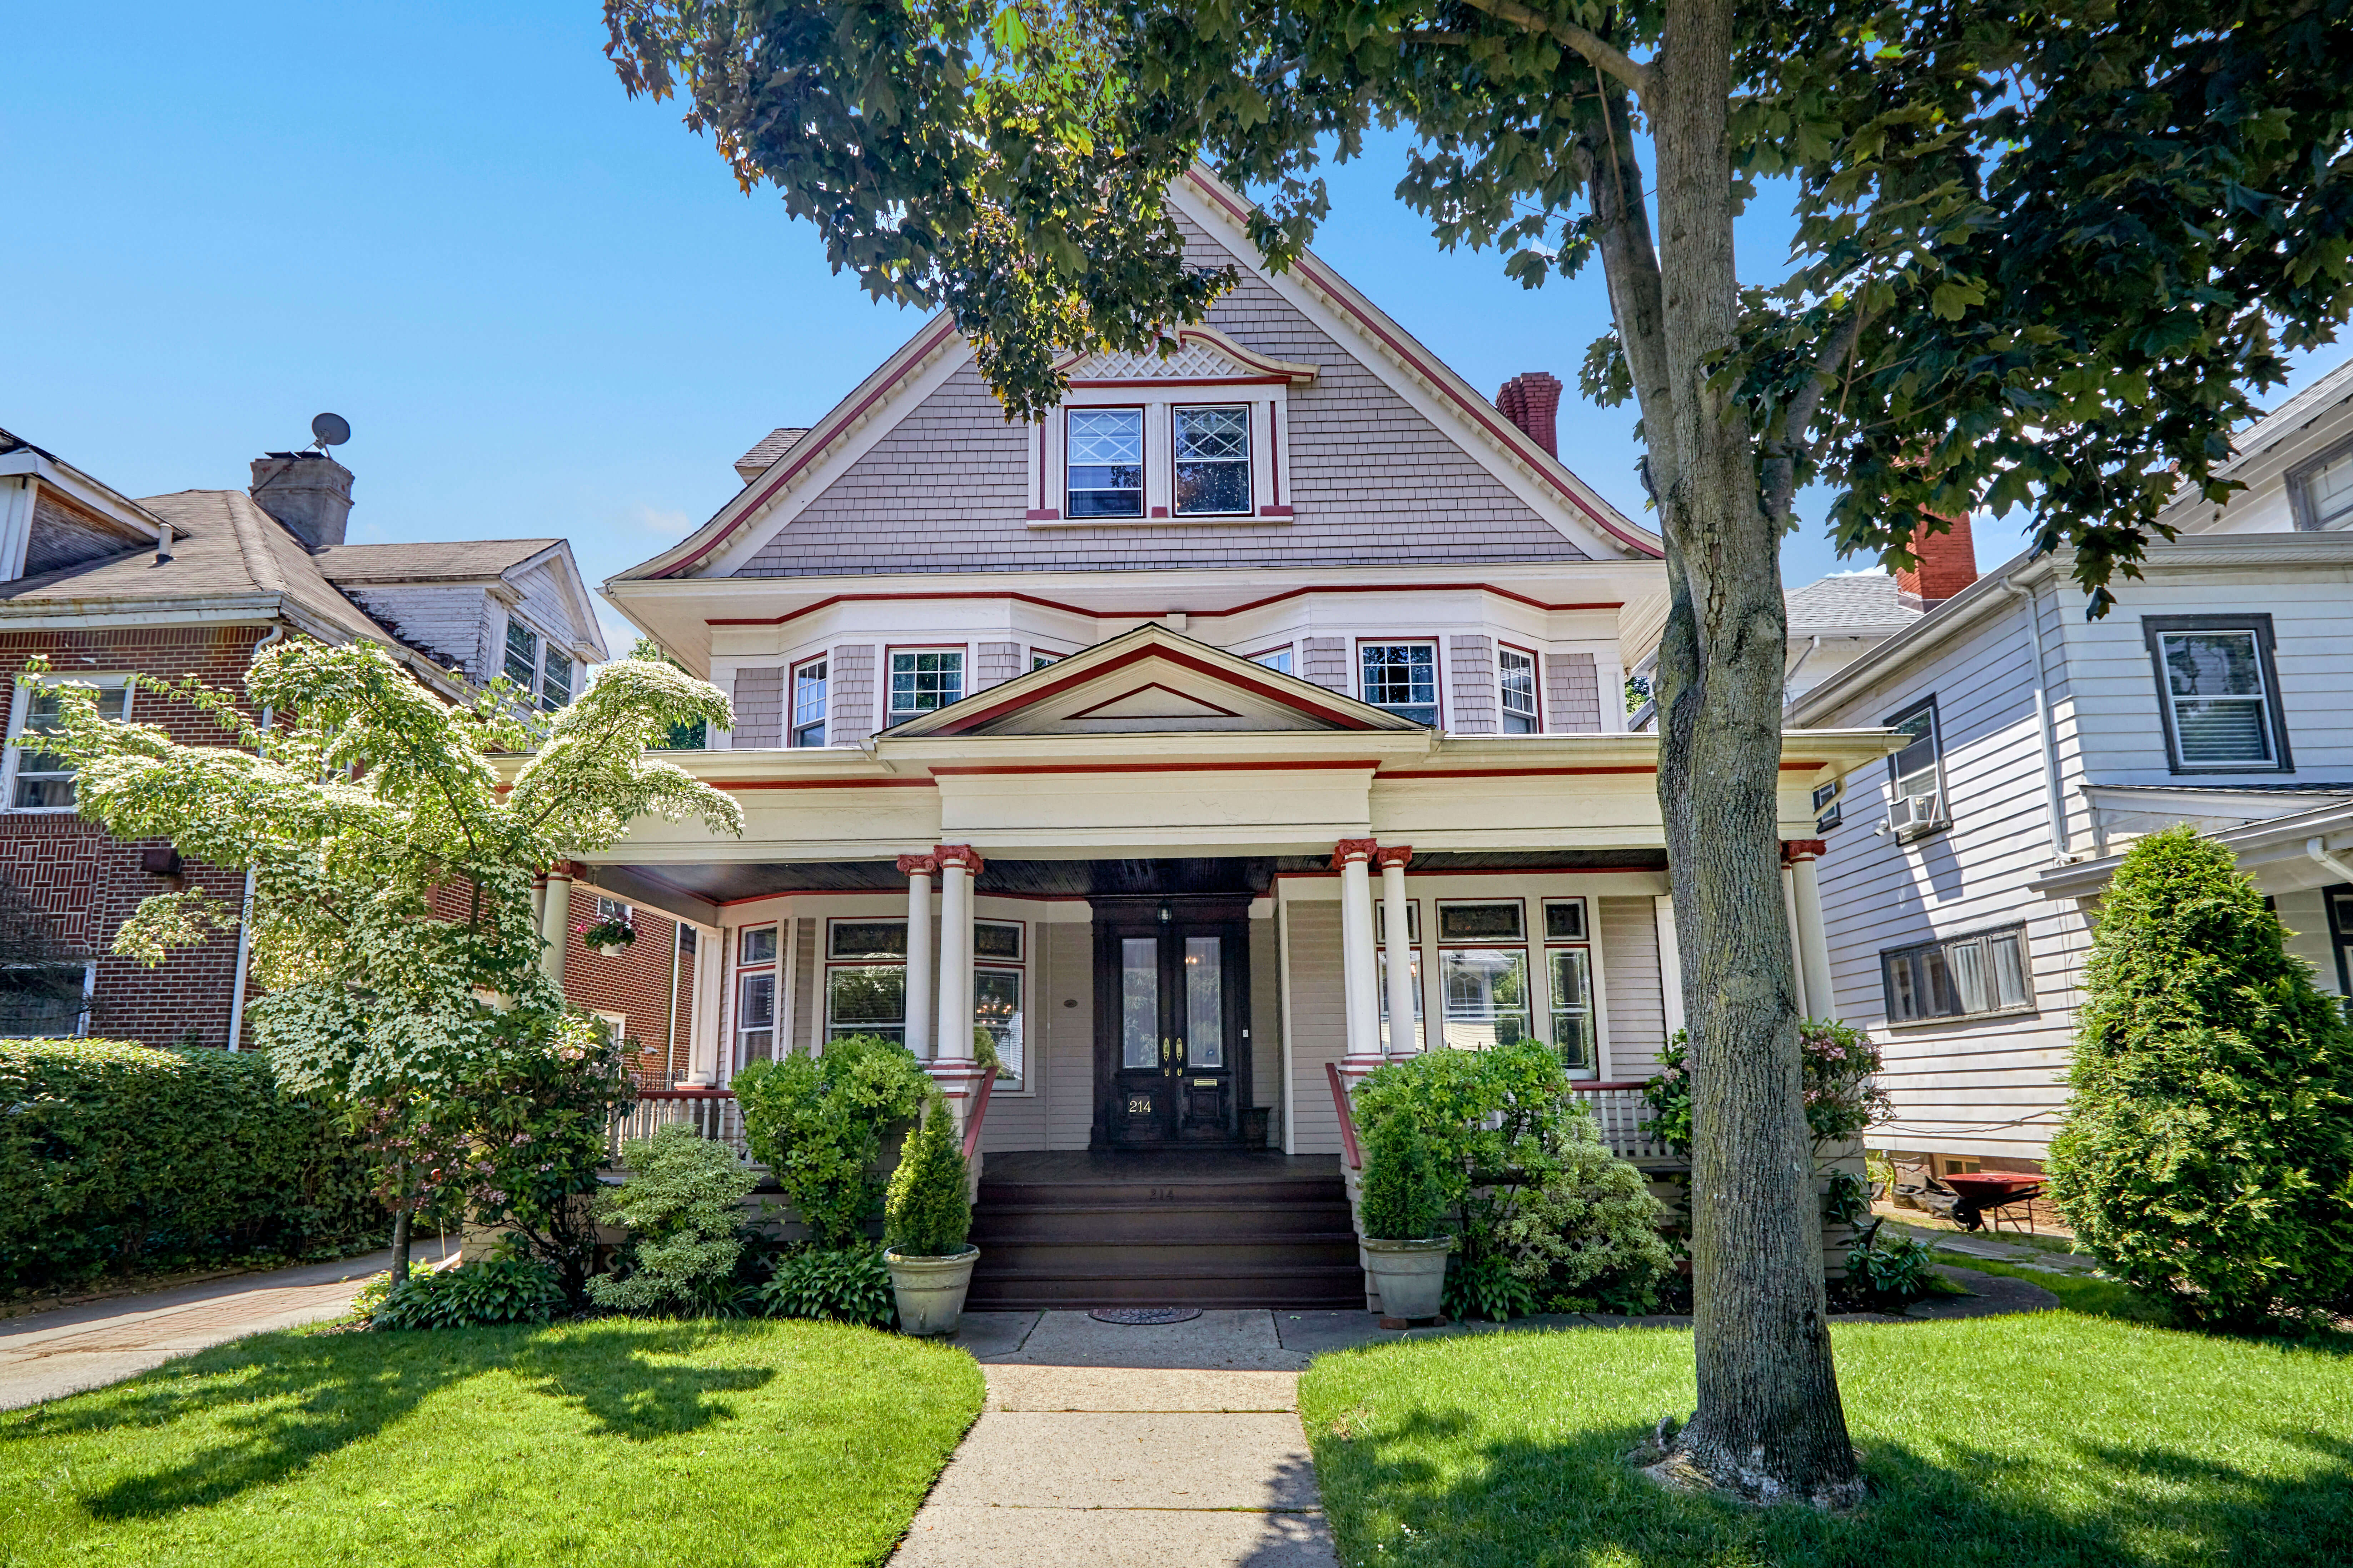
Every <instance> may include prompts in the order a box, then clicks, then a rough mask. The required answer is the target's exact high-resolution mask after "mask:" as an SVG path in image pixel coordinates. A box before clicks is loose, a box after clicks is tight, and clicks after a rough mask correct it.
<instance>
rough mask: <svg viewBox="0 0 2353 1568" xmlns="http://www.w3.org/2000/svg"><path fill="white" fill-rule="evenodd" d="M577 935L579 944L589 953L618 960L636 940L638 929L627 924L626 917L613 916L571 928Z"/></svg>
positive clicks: (627, 919)
mask: <svg viewBox="0 0 2353 1568" xmlns="http://www.w3.org/2000/svg"><path fill="white" fill-rule="evenodd" d="M572 929H573V930H574V931H576V932H578V933H579V936H580V944H581V945H582V946H583V947H586V949H587V950H588V951H589V952H594V953H601V954H602V955H603V956H605V957H607V958H618V957H620V956H621V954H623V953H625V952H628V951H629V943H631V942H635V941H637V940H638V928H637V927H636V926H634V925H632V924H630V923H629V917H628V916H627V915H613V916H610V917H608V918H607V919H605V920H600V921H585V922H583V923H582V924H579V925H576V926H574V927H573V928H572Z"/></svg>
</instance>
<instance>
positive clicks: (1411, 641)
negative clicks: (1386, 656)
mask: <svg viewBox="0 0 2353 1568" xmlns="http://www.w3.org/2000/svg"><path fill="white" fill-rule="evenodd" d="M1367 647H1428V648H1429V649H1430V703H1429V707H1430V711H1431V714H1432V717H1431V719H1430V728H1431V729H1433V730H1443V729H1445V728H1446V645H1445V644H1444V643H1443V642H1441V641H1440V639H1439V638H1437V637H1357V638H1356V639H1355V647H1354V649H1353V652H1354V656H1355V660H1356V668H1355V670H1354V671H1352V672H1351V673H1352V676H1353V685H1354V688H1355V690H1354V693H1353V694H1354V696H1355V697H1356V700H1357V701H1359V702H1362V703H1364V704H1365V705H1366V707H1369V708H1377V709H1379V710H1381V711H1383V712H1384V713H1395V714H1397V715H1398V717H1400V718H1402V717H1404V716H1405V710H1406V709H1407V708H1419V707H1421V706H1422V704H1420V703H1418V702H1413V703H1406V704H1404V705H1402V706H1399V705H1398V704H1393V703H1388V702H1376V701H1374V700H1372V698H1371V697H1369V696H1367V695H1366V688H1365V649H1366V648H1367ZM1416 722H1417V723H1418V722H1419V720H1417V721H1416Z"/></svg>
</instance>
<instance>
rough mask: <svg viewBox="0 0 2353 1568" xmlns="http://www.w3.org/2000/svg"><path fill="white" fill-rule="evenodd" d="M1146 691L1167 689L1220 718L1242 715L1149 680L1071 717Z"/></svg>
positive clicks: (1169, 692) (1101, 708)
mask: <svg viewBox="0 0 2353 1568" xmlns="http://www.w3.org/2000/svg"><path fill="white" fill-rule="evenodd" d="M1145 691H1166V693H1168V695H1169V696H1171V697H1176V698H1181V699H1183V700H1185V701H1187V702H1198V703H1199V704H1200V705H1201V706H1202V707H1204V708H1207V709H1208V710H1209V711H1210V712H1212V713H1215V714H1217V715H1219V717H1220V718H1225V719H1239V718H1240V717H1241V715H1240V714H1239V713H1237V712H1235V711H1234V710H1232V709H1230V708H1220V707H1219V706H1218V705H1217V704H1216V703H1214V702H1212V701H1210V700H1208V698H1206V697H1196V696H1194V695H1192V693H1190V692H1187V691H1179V690H1177V689H1176V688H1175V687H1173V686H1170V685H1168V684H1166V682H1164V681H1158V680H1147V681H1145V683H1144V684H1143V685H1141V686H1132V687H1130V688H1128V689H1126V690H1125V691H1123V692H1121V693H1120V694H1119V695H1118V696H1116V697H1106V698H1104V699H1103V700H1102V701H1100V702H1098V703H1096V704H1095V705H1094V706H1093V707H1092V708H1082V709H1080V710H1078V711H1077V712H1075V713H1073V714H1071V718H1073V719H1084V718H1086V717H1087V716H1088V715H1089V714H1092V713H1100V712H1102V711H1103V710H1104V709H1106V708H1108V707H1110V706H1111V705H1112V704H1113V703H1114V702H1124V701H1126V700H1128V699H1129V698H1131V697H1134V696H1136V695H1137V694H1138V693H1140V692H1145Z"/></svg>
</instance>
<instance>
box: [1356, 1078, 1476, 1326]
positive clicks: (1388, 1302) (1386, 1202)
mask: <svg viewBox="0 0 2353 1568" xmlns="http://www.w3.org/2000/svg"><path fill="white" fill-rule="evenodd" d="M1361 1212H1362V1215H1363V1221H1362V1223H1363V1226H1364V1232H1365V1235H1364V1246H1365V1257H1366V1272H1367V1273H1368V1274H1370V1275H1371V1276H1372V1277H1373V1289H1376V1290H1377V1291H1379V1292H1380V1293H1381V1310H1382V1312H1383V1314H1384V1315H1386V1316H1388V1317H1391V1318H1434V1317H1436V1316H1438V1313H1439V1307H1440V1302H1441V1301H1442V1300H1444V1297H1445V1289H1446V1256H1447V1254H1448V1253H1450V1252H1451V1251H1453V1250H1454V1238H1453V1237H1451V1236H1445V1235H1441V1234H1440V1231H1439V1226H1440V1221H1441V1220H1442V1219H1443V1218H1444V1215H1445V1213H1446V1190H1445V1187H1444V1184H1442V1183H1441V1182H1440V1179H1439V1173H1438V1155H1437V1152H1436V1151H1435V1150H1433V1149H1432V1148H1431V1147H1430V1137H1429V1135H1428V1134H1427V1133H1425V1132H1423V1131H1422V1130H1421V1127H1420V1124H1419V1123H1418V1122H1417V1121H1414V1120H1413V1118H1411V1117H1410V1116H1391V1117H1388V1118H1386V1119H1384V1120H1383V1121H1381V1122H1380V1124H1379V1125H1378V1126H1377V1127H1376V1128H1375V1129H1374V1130H1373V1132H1372V1135H1371V1137H1370V1139H1369V1140H1368V1143H1367V1147H1366V1152H1365V1189H1364V1201H1363V1205H1362V1209H1361Z"/></svg>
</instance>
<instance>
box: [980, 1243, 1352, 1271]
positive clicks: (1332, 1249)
mask: <svg viewBox="0 0 2353 1568" xmlns="http://www.w3.org/2000/svg"><path fill="white" fill-rule="evenodd" d="M975 1245H976V1246H977V1247H979V1248H980V1256H981V1262H980V1263H979V1264H978V1266H977V1267H976V1270H975V1278H976V1279H978V1278H984V1277H986V1278H991V1279H994V1278H997V1277H1000V1276H1002V1275H1004V1274H1006V1273H1008V1272H1017V1273H1018V1272H1027V1271H1031V1270H1042V1271H1046V1272H1055V1271H1071V1272H1078V1273H1087V1274H1103V1275H1113V1276H1119V1277H1123V1278H1124V1277H1132V1276H1140V1275H1147V1274H1148V1275H1154V1276H1164V1275H1168V1274H1181V1273H1202V1272H1212V1271H1214V1272H1217V1273H1219V1274H1258V1273H1262V1272H1268V1271H1279V1270H1283V1269H1292V1268H1355V1267H1356V1241H1355V1239H1354V1238H1353V1237H1351V1238H1350V1239H1348V1240H1345V1241H1336V1242H1335V1241H1324V1242H1316V1243H1314V1244H1312V1245H1309V1246H1304V1247H1302V1246H1298V1245H1295V1244H1293V1243H1290V1242H1278V1241H1270V1242H1257V1243H1243V1244H1240V1245H1235V1244H1232V1243H1216V1244H1210V1243H1203V1244H1200V1245H1198V1246H1194V1247H1103V1246H1099V1245H1096V1244H1093V1243H1089V1242H1019V1241H1014V1242H1007V1241H998V1242H987V1241H982V1242H976V1243H975Z"/></svg>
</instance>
